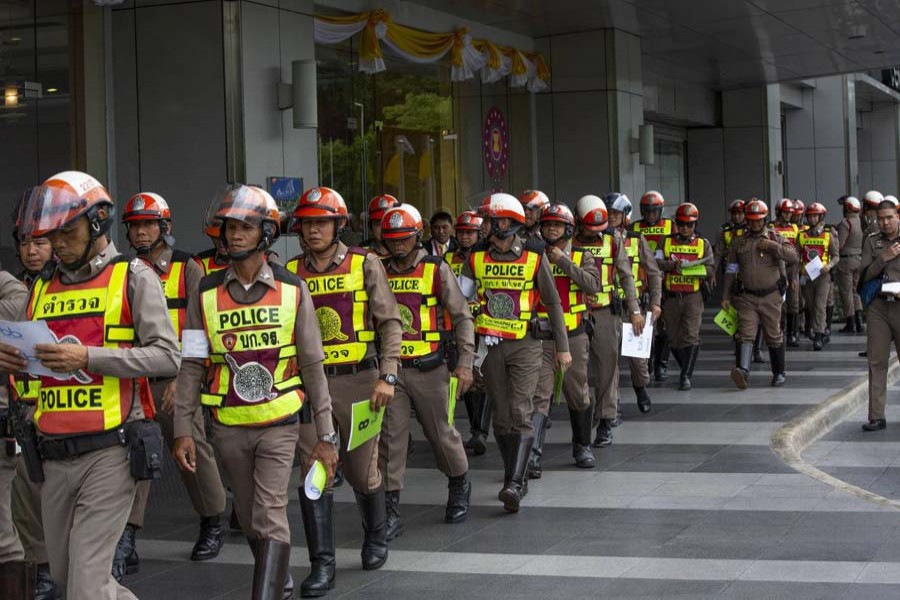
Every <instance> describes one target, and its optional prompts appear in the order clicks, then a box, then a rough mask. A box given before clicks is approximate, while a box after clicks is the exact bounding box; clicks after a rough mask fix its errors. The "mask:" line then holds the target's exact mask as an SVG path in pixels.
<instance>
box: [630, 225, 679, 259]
mask: <svg viewBox="0 0 900 600" xmlns="http://www.w3.org/2000/svg"><path fill="white" fill-rule="evenodd" d="M631 230H632V231H634V232H636V233H639V234H641V235H642V236H644V238H645V239H646V240H647V244H649V246H650V251H651V252H656V249H657V248H659V247H660V245H661V244H662V241H663V239H665V238H667V237H669V236H670V235H672V220H671V219H662V218H661V219H660V220H659V221H657V222H656V223H655V224H653V225H648V224H647V223H645V222H644V221H643V220H641V221H637V222H635V223H634V224H633V225H632V226H631Z"/></svg>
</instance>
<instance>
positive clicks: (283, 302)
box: [173, 185, 337, 599]
mask: <svg viewBox="0 0 900 600" xmlns="http://www.w3.org/2000/svg"><path fill="white" fill-rule="evenodd" d="M213 208H214V211H213V212H214V214H215V216H216V218H217V219H219V220H220V221H221V223H222V237H223V240H222V241H223V242H224V245H225V248H226V249H227V250H228V256H229V259H230V265H229V267H228V268H227V269H225V270H221V271H217V272H215V273H213V274H212V275H207V276H206V277H204V278H203V279H202V280H201V281H200V293H199V294H197V295H193V296H191V297H190V298H189V300H188V307H187V315H186V318H185V335H187V332H188V331H191V332H192V335H194V336H197V337H201V338H205V339H206V342H207V346H208V353H207V354H208V356H207V357H203V356H202V354H204V353H203V352H192V355H199V356H196V358H195V357H194V356H191V357H190V358H189V359H188V360H186V361H185V362H184V365H183V367H182V369H181V372H180V373H179V375H178V380H177V383H176V393H175V448H174V450H173V454H174V455H175V459H176V461H177V462H178V465H179V466H180V467H181V468H182V469H184V470H187V471H190V472H196V469H197V460H196V449H195V442H194V438H193V432H194V427H193V419H194V415H195V414H196V411H197V408H198V405H199V404H201V403H202V404H203V405H204V406H207V407H209V408H210V410H211V414H212V423H211V428H210V431H211V435H210V441H211V442H212V444H213V446H214V447H215V448H216V450H217V452H218V453H219V456H220V459H221V465H222V468H223V469H224V471H225V475H226V478H227V479H228V482H229V484H230V485H231V489H232V491H233V493H234V503H235V506H236V508H237V512H238V517H239V521H240V524H241V526H242V528H243V531H244V535H245V536H246V537H247V540H248V542H249V543H250V547H251V550H252V551H253V556H254V559H255V566H254V572H253V597H254V598H267V599H268V598H280V597H282V595H283V597H285V598H290V597H292V595H293V581H292V578H291V577H290V572H289V568H288V567H289V560H290V550H291V532H290V525H289V523H288V519H287V512H286V508H287V503H288V483H289V480H290V474H291V468H292V467H293V461H294V451H295V447H296V445H297V438H298V427H297V423H298V414H299V413H300V411H301V408H302V407H303V406H304V404H305V403H308V404H307V406H308V407H309V408H307V409H305V410H304V413H303V414H304V415H305V416H308V417H309V418H310V419H312V420H314V421H315V423H316V427H317V431H318V435H319V442H318V443H317V444H316V446H315V449H314V450H313V451H312V453H311V455H310V457H309V460H319V461H321V462H322V463H323V465H324V466H325V469H326V471H327V474H328V478H329V479H331V477H333V475H334V468H335V465H336V464H337V451H336V448H335V444H336V443H337V440H336V435H335V433H334V427H333V424H332V414H331V396H330V394H329V392H328V385H327V382H326V380H325V372H324V370H323V369H322V360H323V358H324V355H323V352H322V340H321V337H320V335H319V328H318V324H317V321H316V315H315V307H314V305H313V302H312V298H311V297H310V295H309V289H308V288H307V285H306V283H305V282H304V281H303V280H302V279H300V278H299V277H297V276H296V275H294V274H292V273H290V272H288V271H287V270H286V269H285V268H284V267H281V266H279V265H277V264H275V263H271V262H269V261H267V260H266V259H265V254H264V252H265V250H266V249H268V248H269V247H270V246H271V244H272V242H273V241H274V240H275V239H276V238H277V237H278V234H279V218H280V215H279V212H278V208H277V206H276V205H275V201H274V200H273V199H272V197H271V196H270V195H269V194H268V192H266V191H264V190H261V189H259V188H256V187H252V186H247V185H235V186H231V187H229V188H226V189H225V190H224V192H223V193H222V194H221V195H220V196H218V197H217V198H215V199H214V200H213ZM197 345H199V344H197ZM301 385H302V386H303V388H304V389H305V392H306V397H305V400H304V392H303V391H301ZM304 418H305V417H304Z"/></svg>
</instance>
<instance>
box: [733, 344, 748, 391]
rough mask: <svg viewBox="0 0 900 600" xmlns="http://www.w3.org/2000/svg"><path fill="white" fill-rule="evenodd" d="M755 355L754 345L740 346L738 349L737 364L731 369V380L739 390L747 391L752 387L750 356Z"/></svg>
mask: <svg viewBox="0 0 900 600" xmlns="http://www.w3.org/2000/svg"><path fill="white" fill-rule="evenodd" d="M752 353H753V344H743V343H742V344H740V345H739V347H738V354H737V364H736V365H734V368H733V369H731V380H732V381H733V382H734V384H735V385H736V386H737V388H738V389H739V390H746V389H747V386H748V385H750V355H751V354H752Z"/></svg>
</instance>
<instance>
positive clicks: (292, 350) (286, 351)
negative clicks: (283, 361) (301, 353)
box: [278, 344, 297, 358]
mask: <svg viewBox="0 0 900 600" xmlns="http://www.w3.org/2000/svg"><path fill="white" fill-rule="evenodd" d="M292 356H297V344H291V345H290V346H282V347H281V348H280V349H279V350H278V358H291V357H292Z"/></svg>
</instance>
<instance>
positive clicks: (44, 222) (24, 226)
mask: <svg viewBox="0 0 900 600" xmlns="http://www.w3.org/2000/svg"><path fill="white" fill-rule="evenodd" d="M88 207H89V202H88V200H87V199H86V198H83V197H81V196H79V195H78V194H75V193H74V192H72V191H70V190H68V189H66V188H62V187H56V186H49V185H42V186H39V187H35V188H33V189H32V190H31V192H30V193H29V195H28V198H27V199H25V200H24V201H23V209H22V212H21V214H20V225H19V235H20V236H21V237H22V238H26V237H40V236H44V235H47V234H48V233H50V232H52V231H56V230H58V229H62V228H63V227H65V226H66V225H68V224H69V223H71V222H73V221H74V220H75V219H77V218H78V217H80V216H81V215H83V214H84V213H85V211H87V209H88Z"/></svg>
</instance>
